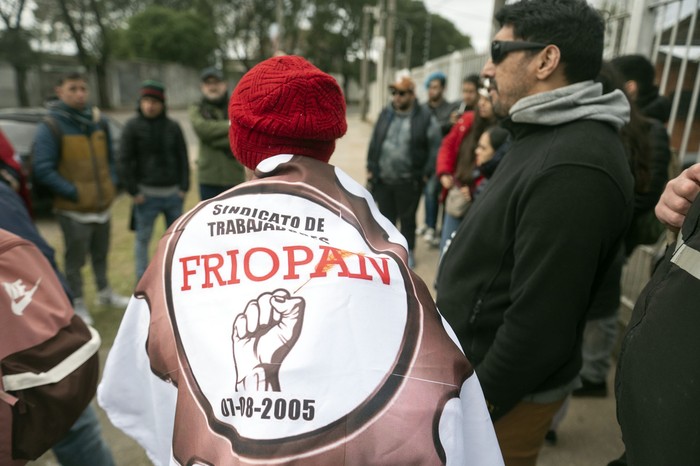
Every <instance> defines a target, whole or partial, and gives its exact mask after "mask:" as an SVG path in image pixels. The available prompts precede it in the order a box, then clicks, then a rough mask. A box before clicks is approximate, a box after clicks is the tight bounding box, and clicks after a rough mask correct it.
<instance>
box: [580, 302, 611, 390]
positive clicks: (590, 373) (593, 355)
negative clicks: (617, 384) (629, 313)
mask: <svg viewBox="0 0 700 466" xmlns="http://www.w3.org/2000/svg"><path fill="white" fill-rule="evenodd" d="M618 313H619V309H617V310H616V311H615V312H614V313H613V315H611V316H607V317H603V318H601V319H595V320H589V321H588V322H586V327H585V329H584V330H583V346H582V348H581V354H582V356H583V366H582V367H581V372H580V374H581V377H583V378H584V379H586V380H589V381H591V382H595V383H601V382H605V381H606V380H607V377H608V371H609V370H610V365H611V358H612V352H613V348H614V347H615V342H616V341H617V333H618V328H617V319H618Z"/></svg>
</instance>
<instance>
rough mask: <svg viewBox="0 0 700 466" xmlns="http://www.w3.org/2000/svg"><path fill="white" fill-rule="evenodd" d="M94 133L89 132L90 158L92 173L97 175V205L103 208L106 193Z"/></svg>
mask: <svg viewBox="0 0 700 466" xmlns="http://www.w3.org/2000/svg"><path fill="white" fill-rule="evenodd" d="M98 131H99V129H98ZM93 133H94V131H93ZM93 133H90V134H88V147H89V148H90V159H91V160H92V174H93V176H94V177H95V183H96V184H97V202H98V204H97V205H98V206H99V207H100V208H102V207H103V204H104V193H103V192H102V183H101V180H100V171H99V167H98V166H97V155H96V154H95V147H94V146H93V144H92V134H93ZM105 137H106V135H105ZM108 171H109V170H108ZM108 174H109V173H108Z"/></svg>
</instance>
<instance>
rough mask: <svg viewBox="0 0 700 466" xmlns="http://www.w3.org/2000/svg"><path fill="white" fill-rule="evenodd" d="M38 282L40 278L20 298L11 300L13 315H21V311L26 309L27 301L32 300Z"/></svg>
mask: <svg viewBox="0 0 700 466" xmlns="http://www.w3.org/2000/svg"><path fill="white" fill-rule="evenodd" d="M39 283H41V278H40V279H39V281H37V282H36V285H34V288H32V289H31V290H29V291H28V292H27V293H26V294H25V295H24V296H22V299H20V300H19V301H15V300H12V312H13V313H14V314H15V315H18V316H21V315H22V313H24V309H26V307H27V306H28V305H29V303H31V302H32V298H33V297H34V293H35V292H36V290H37V288H39Z"/></svg>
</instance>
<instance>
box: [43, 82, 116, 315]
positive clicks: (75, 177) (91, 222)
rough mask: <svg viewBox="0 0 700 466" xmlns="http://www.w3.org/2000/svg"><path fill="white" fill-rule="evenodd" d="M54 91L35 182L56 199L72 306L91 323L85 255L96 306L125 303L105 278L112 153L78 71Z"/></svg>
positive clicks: (112, 186)
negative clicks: (94, 287)
mask: <svg viewBox="0 0 700 466" xmlns="http://www.w3.org/2000/svg"><path fill="white" fill-rule="evenodd" d="M55 91H56V96H57V97H58V99H57V100H55V101H53V102H52V103H51V105H50V107H49V117H48V118H49V119H50V120H52V121H53V125H50V123H49V121H46V122H42V123H41V124H39V126H38V127H37V131H36V135H35V136H34V144H33V147H34V179H35V180H36V182H37V183H38V184H41V185H44V186H46V187H47V188H48V189H49V190H50V191H51V192H52V193H53V195H54V202H53V206H54V211H55V212H56V217H57V219H58V223H59V225H60V226H61V231H62V232H63V240H64V248H65V249H64V251H65V262H64V266H65V271H66V278H67V279H68V284H69V285H70V288H71V291H72V292H73V296H74V298H75V299H74V302H73V307H74V308H75V313H76V314H78V315H79V316H80V317H82V318H83V320H85V321H86V322H87V323H91V322H92V317H91V316H90V314H89V312H88V308H87V306H86V304H85V301H84V299H83V278H82V268H83V265H85V261H86V259H87V257H88V256H90V262H91V264H92V269H93V272H94V276H95V282H96V283H95V284H96V285H97V290H98V293H97V300H96V301H97V304H99V305H111V306H115V307H122V306H126V304H127V303H128V301H129V299H128V298H127V297H125V296H122V295H119V294H117V293H116V292H115V291H114V290H113V289H112V288H111V287H110V286H109V281H108V278H107V262H108V261H107V259H108V257H107V256H108V252H109V238H110V228H111V222H110V219H111V216H112V214H111V210H110V208H111V206H112V201H113V200H114V198H115V195H116V187H115V186H116V185H117V173H116V164H115V154H113V153H112V143H111V140H110V135H109V131H108V126H107V122H106V121H105V120H104V119H103V118H101V117H100V116H99V113H98V112H97V111H96V110H97V109H93V108H92V107H90V106H89V105H88V83H87V80H86V79H85V76H83V75H82V74H80V73H77V72H72V73H68V74H66V75H63V76H62V77H61V78H60V79H59V82H58V85H57V86H56V88H55ZM52 127H54V129H52ZM55 127H57V128H58V129H60V131H55ZM57 133H60V134H57ZM59 136H60V138H59Z"/></svg>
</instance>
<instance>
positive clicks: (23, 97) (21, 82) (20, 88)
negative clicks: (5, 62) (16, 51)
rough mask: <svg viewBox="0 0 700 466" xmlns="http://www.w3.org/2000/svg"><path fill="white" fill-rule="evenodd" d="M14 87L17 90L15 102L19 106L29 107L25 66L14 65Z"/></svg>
mask: <svg viewBox="0 0 700 466" xmlns="http://www.w3.org/2000/svg"><path fill="white" fill-rule="evenodd" d="M15 89H16V90H17V103H18V104H19V106H20V107H29V94H28V93H27V68H25V67H23V66H17V65H15Z"/></svg>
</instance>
